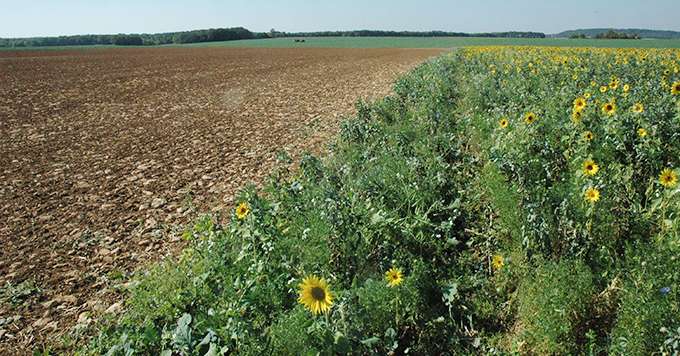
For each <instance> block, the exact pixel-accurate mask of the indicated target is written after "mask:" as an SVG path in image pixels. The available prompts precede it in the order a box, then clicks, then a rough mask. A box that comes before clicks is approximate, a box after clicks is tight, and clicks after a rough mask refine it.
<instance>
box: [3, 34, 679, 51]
mask: <svg viewBox="0 0 680 356" xmlns="http://www.w3.org/2000/svg"><path fill="white" fill-rule="evenodd" d="M466 46H557V47H610V48H680V40H675V39H674V40H656V39H643V40H595V39H564V38H485V37H307V38H305V42H304V43H299V42H295V40H294V39H293V38H273V39H259V40H240V41H225V42H201V43H190V44H181V45H163V46H158V47H242V48H297V47H300V48H454V47H466ZM130 47H135V46H113V45H107V46H103V45H97V46H54V47H28V48H0V50H36V49H40V50H63V49H85V48H88V49H101V48H130ZM143 47H144V48H153V47H151V46H143Z"/></svg>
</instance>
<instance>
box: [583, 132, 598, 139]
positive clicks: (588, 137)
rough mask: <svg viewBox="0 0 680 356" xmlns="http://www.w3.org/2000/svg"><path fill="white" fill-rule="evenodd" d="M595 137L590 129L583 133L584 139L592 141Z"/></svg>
mask: <svg viewBox="0 0 680 356" xmlns="http://www.w3.org/2000/svg"><path fill="white" fill-rule="evenodd" d="M594 138H595V134H594V133H593V132H592V131H586V132H584V133H583V139H585V140H586V141H592V140H593V139H594Z"/></svg>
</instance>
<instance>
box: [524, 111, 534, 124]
mask: <svg viewBox="0 0 680 356" xmlns="http://www.w3.org/2000/svg"><path fill="white" fill-rule="evenodd" d="M535 121H536V114H534V113H533V112H528V113H526V114H524V122H526V123H527V125H531V124H533V123H534V122H535Z"/></svg>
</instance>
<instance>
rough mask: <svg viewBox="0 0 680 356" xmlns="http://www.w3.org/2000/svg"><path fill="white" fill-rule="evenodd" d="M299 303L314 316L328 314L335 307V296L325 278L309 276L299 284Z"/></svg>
mask: <svg viewBox="0 0 680 356" xmlns="http://www.w3.org/2000/svg"><path fill="white" fill-rule="evenodd" d="M299 288H300V291H299V292H298V294H299V296H298V303H300V304H302V305H304V306H305V308H307V309H308V310H309V311H310V312H312V314H321V313H327V312H328V311H329V310H330V309H331V306H333V294H332V293H331V291H330V289H329V288H328V283H326V281H325V280H324V279H323V278H319V277H316V276H307V277H305V279H303V280H302V283H300V284H299Z"/></svg>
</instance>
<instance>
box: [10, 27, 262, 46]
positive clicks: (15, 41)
mask: <svg viewBox="0 0 680 356" xmlns="http://www.w3.org/2000/svg"><path fill="white" fill-rule="evenodd" d="M259 37H262V36H259ZM253 38H258V35H256V34H254V33H252V32H250V31H248V30H246V29H245V28H242V27H235V28H211V29H208V30H195V31H184V32H168V33H155V34H146V33H145V34H117V35H76V36H58V37H29V38H0V47H7V48H24V47H28V48H31V47H52V46H60V47H63V46H93V45H104V46H105V45H116V46H148V45H163V44H170V43H196V42H211V41H232V40H243V39H253Z"/></svg>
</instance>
